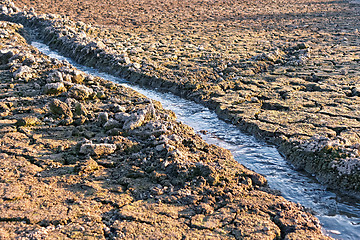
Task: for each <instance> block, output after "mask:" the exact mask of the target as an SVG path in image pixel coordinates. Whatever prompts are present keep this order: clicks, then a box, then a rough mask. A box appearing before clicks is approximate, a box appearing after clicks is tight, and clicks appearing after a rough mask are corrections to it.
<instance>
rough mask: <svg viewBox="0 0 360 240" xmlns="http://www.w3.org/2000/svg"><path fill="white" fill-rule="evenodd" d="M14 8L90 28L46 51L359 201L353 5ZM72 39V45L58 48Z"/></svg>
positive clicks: (43, 4)
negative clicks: (185, 104) (195, 107)
mask: <svg viewBox="0 0 360 240" xmlns="http://www.w3.org/2000/svg"><path fill="white" fill-rule="evenodd" d="M14 2H15V3H16V4H18V5H19V6H21V7H23V6H24V4H26V5H27V6H28V8H27V10H28V12H29V13H32V9H30V10H29V8H30V7H33V8H35V10H36V12H37V13H50V12H51V13H56V14H63V15H67V16H70V17H71V18H73V19H75V20H77V21H78V20H81V21H84V22H85V23H91V24H93V26H94V27H91V26H89V25H86V24H84V23H77V24H73V25H71V24H70V25H71V27H70V28H64V27H61V26H60V27H58V29H57V30H56V29H55V32H56V34H53V35H51V37H49V38H46V37H44V38H45V39H47V40H48V42H49V43H50V44H51V45H52V46H53V47H57V48H58V49H60V50H63V52H64V53H67V54H68V55H71V56H73V57H75V58H77V60H78V61H80V62H82V63H84V64H88V65H91V66H98V65H99V62H103V65H102V66H103V70H107V67H108V66H110V67H113V68H115V69H119V68H120V69H122V70H119V71H120V73H119V74H120V75H121V76H124V77H127V78H128V79H130V80H132V81H136V82H139V83H141V84H145V85H149V86H152V87H158V88H163V89H166V90H170V91H172V92H174V93H177V94H179V95H182V96H185V97H187V98H190V99H193V100H195V101H197V102H201V103H203V104H205V105H207V106H209V107H210V108H212V109H215V110H216V112H217V113H218V114H219V116H221V117H223V118H226V119H229V120H231V121H232V122H233V123H234V124H236V125H238V126H239V127H240V128H242V129H243V130H245V131H248V132H250V133H253V134H255V135H257V136H259V137H261V138H263V139H267V140H269V141H271V142H273V143H275V144H277V145H278V146H279V150H280V151H281V152H282V153H283V154H284V155H285V156H286V157H287V159H288V160H289V161H290V162H291V163H292V164H293V165H294V166H295V167H297V168H299V169H305V170H306V171H308V172H310V173H313V174H315V175H316V176H317V178H318V179H319V180H320V181H321V182H323V183H326V184H328V185H329V186H330V187H333V188H335V189H337V190H340V191H344V192H347V193H353V195H354V196H357V197H359V194H358V193H359V190H360V185H359V183H360V179H359V171H360V157H359V140H360V137H359V134H358V130H359V119H360V117H359V114H358V113H359V110H360V109H359V103H360V85H359V81H360V79H359V78H360V75H359V61H360V47H359V46H360V43H359V39H360V38H359V30H358V26H359V25H360V23H359V21H360V20H359V19H360V18H359V12H360V11H359V4H356V3H355V2H349V1H330V0H322V1H314V0H305V1H295V0H291V1H196V0H188V1H176V2H174V1H156V0H152V1H101V2H96V1H76V2H73V1H55V2H56V4H50V2H51V3H53V2H54V1H38V0H35V1H31V3H30V2H29V1H21V0H16V1H14ZM70 6H71V7H70ZM105 11H106V12H105ZM68 27H69V26H68ZM53 30H54V29H53ZM50 32H51V31H50ZM46 33H47V34H49V31H48V32H46ZM75 35H76V36H77V40H71V39H70V40H69V39H66V38H67V37H68V38H74V36H75ZM61 37H62V38H61ZM59 38H60V39H59ZM64 38H65V39H64ZM86 38H88V39H89V38H92V39H95V40H93V41H94V42H96V44H95V45H94V46H93V47H95V48H98V49H106V51H105V52H106V53H107V54H108V55H111V56H113V58H111V60H109V61H107V60H106V59H104V58H103V57H96V56H97V54H98V52H91V51H92V50H91V48H85V49H88V50H87V51H80V50H81V49H83V47H84V46H85V45H86V44H87V43H88V42H89V41H90V40H89V41H86V40H84V39H86ZM50 40H52V41H50ZM82 41H83V42H85V43H83V42H82ZM79 46H82V47H79ZM100 52H101V51H100ZM108 55H106V54H105V56H108ZM103 56H104V55H103ZM100 65H101V64H100ZM106 65H107V66H106ZM139 74H140V75H139Z"/></svg>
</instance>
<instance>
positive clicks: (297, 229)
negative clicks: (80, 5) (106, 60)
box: [0, 21, 328, 239]
mask: <svg viewBox="0 0 360 240" xmlns="http://www.w3.org/2000/svg"><path fill="white" fill-rule="evenodd" d="M23 36H29V35H28V34H27V32H26V31H25V30H24V29H23V28H22V26H21V25H18V24H14V23H10V22H4V21H2V22H0V89H1V91H0V212H1V215H0V239H328V238H327V237H325V236H323V235H322V233H321V231H320V226H319V223H318V220H317V219H316V218H315V217H313V216H312V215H311V214H310V213H308V212H307V211H305V210H304V209H303V207H301V206H299V205H297V204H294V203H291V202H288V201H286V200H285V199H284V198H282V197H280V196H276V195H274V194H273V193H272V190H271V189H269V188H268V187H267V183H266V179H265V178H264V177H262V176H261V175H259V174H257V173H254V172H252V171H250V170H247V169H246V168H244V167H243V166H242V165H240V164H239V163H237V162H236V161H235V160H234V159H233V158H232V156H231V154H230V152H229V151H227V150H225V149H222V148H219V147H216V146H214V145H209V144H207V143H205V142H204V141H203V140H202V139H201V138H200V137H199V136H198V135H196V134H194V131H193V130H192V129H191V128H189V127H187V126H186V125H183V124H181V123H178V122H176V121H175V116H174V114H173V113H172V112H171V111H167V110H164V109H163V108H162V107H161V104H160V103H158V102H155V101H151V100H149V99H147V98H146V97H144V96H142V95H141V94H139V93H136V92H134V91H133V90H131V89H128V88H125V87H122V86H120V85H116V84H114V83H112V82H109V81H105V80H103V79H100V78H94V77H92V76H89V75H86V74H84V73H82V72H80V71H78V70H76V69H75V68H73V67H72V66H71V65H69V64H68V63H67V62H63V61H58V60H56V59H51V58H49V57H47V56H43V55H42V54H40V53H39V52H38V50H36V49H35V48H33V47H31V46H30V45H28V43H27V42H26V40H25V39H24V38H23Z"/></svg>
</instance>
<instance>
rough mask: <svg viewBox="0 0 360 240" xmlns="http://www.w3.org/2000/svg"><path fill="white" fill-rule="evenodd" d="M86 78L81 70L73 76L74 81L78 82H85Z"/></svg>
mask: <svg viewBox="0 0 360 240" xmlns="http://www.w3.org/2000/svg"><path fill="white" fill-rule="evenodd" d="M84 79H85V77H84V75H83V74H82V73H81V72H79V71H75V74H74V76H73V77H72V82H73V83H77V84H81V83H83V82H84Z"/></svg>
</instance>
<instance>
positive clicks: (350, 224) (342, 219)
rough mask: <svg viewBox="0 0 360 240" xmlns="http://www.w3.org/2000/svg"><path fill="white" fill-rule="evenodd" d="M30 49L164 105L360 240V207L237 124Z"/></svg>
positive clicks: (329, 226) (332, 226)
mask: <svg viewBox="0 0 360 240" xmlns="http://www.w3.org/2000/svg"><path fill="white" fill-rule="evenodd" d="M32 45H33V46H34V47H36V48H38V49H39V50H40V51H41V52H43V53H44V54H46V55H48V56H50V57H54V58H57V59H59V60H66V61H68V62H70V64H72V65H73V66H75V67H77V68H78V69H79V70H82V71H84V72H86V73H88V74H92V75H94V76H99V77H102V78H104V79H107V80H111V81H113V82H117V83H120V84H122V85H124V86H126V87H130V88H132V89H134V90H136V91H138V92H140V93H142V94H144V95H145V96H147V97H149V98H151V99H155V100H157V101H159V102H161V103H162V105H163V107H164V108H166V109H170V110H172V111H173V112H175V114H176V116H177V118H178V121H182V122H183V123H185V124H187V125H189V126H191V127H193V128H194V130H195V131H196V132H197V133H199V134H200V135H201V136H202V137H203V139H205V140H206V141H207V142H208V143H211V144H215V145H218V146H220V147H223V148H226V149H229V150H230V151H231V152H232V154H233V155H234V158H235V159H236V160H237V161H238V162H240V163H241V164H243V165H245V166H246V167H247V168H249V169H251V170H254V171H255V172H257V173H260V174H263V175H264V176H266V178H267V179H268V182H269V185H270V186H271V187H272V188H273V189H277V190H280V191H281V194H282V196H284V197H285V198H286V199H287V200H290V201H293V202H297V203H300V204H302V205H303V206H305V207H306V208H311V209H312V210H313V212H314V214H315V215H316V216H317V217H318V218H319V220H320V222H321V224H322V226H323V229H324V232H325V233H326V234H327V235H329V236H331V237H333V238H335V239H351V240H357V239H360V203H358V202H354V201H353V200H352V199H351V198H347V197H345V196H340V195H336V194H335V193H333V192H330V191H327V190H326V188H325V187H324V186H322V185H320V184H319V183H318V182H317V181H316V179H315V178H314V177H312V176H311V175H309V174H307V173H303V172H299V171H296V170H294V169H293V168H292V166H291V165H290V164H289V163H287V162H286V161H285V159H284V158H283V157H282V156H281V155H280V154H279V152H278V151H277V150H276V148H275V147H274V146H271V145H268V144H266V143H263V142H260V141H258V140H256V139H255V138H254V137H252V136H249V135H246V134H244V133H242V132H241V131H240V130H239V129H238V128H236V127H235V126H234V125H232V124H230V123H226V122H225V121H223V120H220V119H219V118H218V117H217V116H216V114H215V113H214V112H213V111H211V110H209V109H208V108H206V107H204V106H202V105H200V104H197V103H194V102H192V101H189V100H185V99H182V98H180V97H178V96H175V95H174V94H172V93H163V92H158V91H156V90H149V89H145V88H142V87H139V86H136V85H131V84H130V83H128V82H126V81H125V80H124V79H121V78H118V77H114V76H112V75H109V74H106V73H103V72H99V71H98V70H96V69H93V68H89V67H85V66H82V65H79V64H77V63H75V62H74V61H73V60H71V59H69V58H66V57H64V56H61V55H59V54H58V53H57V52H56V51H52V50H50V49H49V47H48V46H47V45H45V44H42V43H40V42H33V43H32ZM202 130H203V131H202ZM200 131H201V132H203V133H205V132H206V134H202V133H201V132H200Z"/></svg>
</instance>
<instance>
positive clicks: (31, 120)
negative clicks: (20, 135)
mask: <svg viewBox="0 0 360 240" xmlns="http://www.w3.org/2000/svg"><path fill="white" fill-rule="evenodd" d="M40 123H41V121H40V120H39V119H38V118H37V117H32V116H29V117H23V118H21V119H19V120H17V122H16V126H26V127H29V126H35V125H38V124H40Z"/></svg>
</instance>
